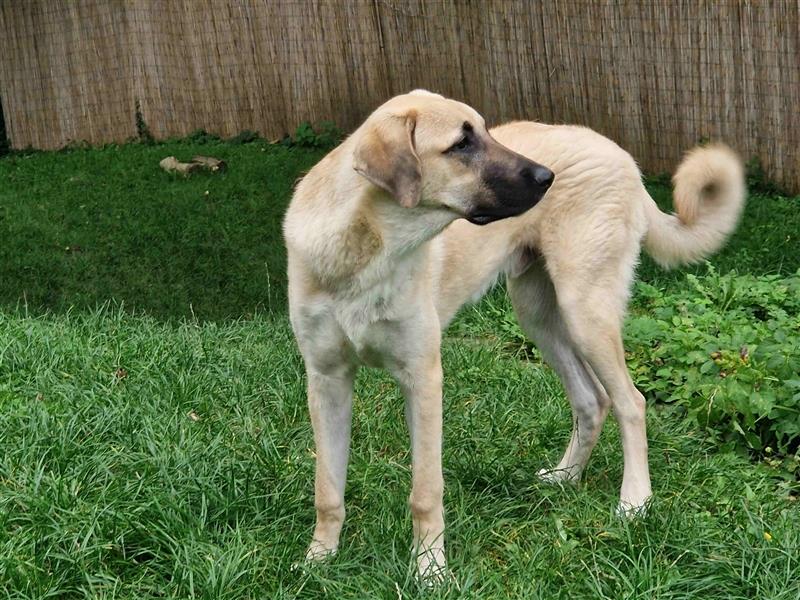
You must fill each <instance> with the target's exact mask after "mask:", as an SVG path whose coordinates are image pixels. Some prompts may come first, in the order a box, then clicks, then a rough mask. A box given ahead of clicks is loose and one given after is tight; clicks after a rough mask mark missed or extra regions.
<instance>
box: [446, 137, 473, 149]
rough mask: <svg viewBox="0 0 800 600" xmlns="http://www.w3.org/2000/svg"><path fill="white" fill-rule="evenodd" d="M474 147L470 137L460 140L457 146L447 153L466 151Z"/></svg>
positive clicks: (451, 147) (453, 146)
mask: <svg viewBox="0 0 800 600" xmlns="http://www.w3.org/2000/svg"><path fill="white" fill-rule="evenodd" d="M471 145H472V141H471V140H470V139H469V136H466V135H465V136H464V137H463V138H461V139H460V140H458V141H457V142H456V143H455V144H453V145H452V146H450V147H449V148H448V149H447V152H453V151H454V150H466V149H467V148H469V147H470V146H471Z"/></svg>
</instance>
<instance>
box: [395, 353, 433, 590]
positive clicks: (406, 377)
mask: <svg viewBox="0 0 800 600" xmlns="http://www.w3.org/2000/svg"><path fill="white" fill-rule="evenodd" d="M426 354H427V356H426V358H424V359H419V360H418V359H415V360H414V361H413V362H412V363H410V364H409V367H410V368H407V369H403V370H402V371H403V372H402V373H398V380H399V382H400V386H401V388H402V389H403V395H404V396H405V398H406V420H407V422H408V428H409V433H410V436H411V470H412V471H411V496H410V498H409V505H410V508H411V519H412V524H413V528H414V549H415V551H416V552H417V569H418V574H419V576H420V577H421V578H422V579H423V580H425V581H428V582H432V581H437V580H440V579H442V577H443V575H444V573H445V554H444V507H443V504H442V499H443V498H442V497H443V494H444V478H443V477H442V365H441V359H440V356H439V347H438V342H437V344H436V348H435V352H434V351H433V350H432V349H431V350H430V352H429V353H426Z"/></svg>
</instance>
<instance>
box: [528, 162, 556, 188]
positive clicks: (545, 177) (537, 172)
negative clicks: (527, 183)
mask: <svg viewBox="0 0 800 600" xmlns="http://www.w3.org/2000/svg"><path fill="white" fill-rule="evenodd" d="M533 179H534V181H536V183H537V184H539V185H540V186H542V187H543V188H545V189H547V188H549V187H550V186H551V185H553V179H555V174H554V173H553V172H552V171H551V170H550V169H548V168H547V167H542V166H539V167H535V168H534V170H533Z"/></svg>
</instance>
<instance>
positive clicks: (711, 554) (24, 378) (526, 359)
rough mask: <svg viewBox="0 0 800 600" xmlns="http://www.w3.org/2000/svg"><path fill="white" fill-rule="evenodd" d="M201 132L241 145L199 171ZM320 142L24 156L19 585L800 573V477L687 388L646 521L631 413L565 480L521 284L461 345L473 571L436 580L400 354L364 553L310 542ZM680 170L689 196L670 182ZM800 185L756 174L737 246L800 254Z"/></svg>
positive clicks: (293, 591)
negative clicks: (301, 236) (637, 510)
mask: <svg viewBox="0 0 800 600" xmlns="http://www.w3.org/2000/svg"><path fill="white" fill-rule="evenodd" d="M194 153H203V154H211V155H214V156H218V157H220V158H224V159H225V160H227V161H228V163H229V165H230V169H229V171H228V172H227V173H225V174H221V175H200V176H197V177H193V178H191V179H188V180H184V179H182V178H179V177H172V176H169V175H167V174H165V173H163V172H161V171H160V170H159V169H158V161H159V160H160V159H161V158H163V157H164V156H167V155H170V154H174V155H176V156H178V158H189V157H191V156H192V155H193V154H194ZM320 155H321V152H319V151H309V150H303V149H298V148H282V147H271V146H264V145H263V144H260V143H252V144H244V145H231V144H216V143H212V144H207V145H198V144H195V145H192V144H188V143H173V144H166V145H158V146H140V145H127V146H123V147H118V148H117V147H110V148H106V149H102V150H76V151H69V152H61V153H38V154H31V155H27V156H26V155H13V156H11V157H7V158H4V159H0V232H2V237H1V238H0V239H1V240H2V244H0V520H2V523H1V525H0V590H1V591H2V592H4V594H3V596H5V597H8V598H45V597H52V598H131V599H134V598H135V599H148V598H153V599H155V598H208V599H212V598H213V599H221V598H237V599H238V598H253V599H255V598H337V599H338V598H354V599H355V598H387V599H389V598H392V599H396V598H415V597H425V598H429V597H430V598H437V597H447V598H544V599H553V598H608V599H614V600H617V599H621V598H664V599H666V598H669V599H673V598H720V599H722V598H724V599H734V598H735V599H739V598H741V599H749V598H759V599H762V598H763V599H778V598H781V599H786V600H796V598H798V596H800V583H799V582H800V507H798V500H797V492H798V489H797V483H796V482H794V481H793V480H792V478H791V477H788V476H787V475H786V473H785V472H784V471H782V470H781V469H779V468H776V467H775V466H774V464H773V463H772V462H770V461H760V462H759V461H753V460H750V459H749V458H748V456H747V454H746V453H744V452H741V451H739V452H734V451H727V450H726V451H721V450H720V448H721V446H722V444H721V442H720V435H718V434H717V433H715V432H714V431H713V430H708V429H706V428H701V427H699V426H697V425H696V424H695V423H694V421H691V420H689V419H686V418H684V417H683V413H682V411H680V410H679V409H677V408H673V407H672V406H670V405H664V404H655V403H652V404H651V405H650V407H649V409H648V426H649V437H650V442H651V461H650V462H651V470H652V476H653V486H654V493H655V499H654V502H653V505H652V507H651V510H650V511H649V513H648V514H647V516H645V517H643V518H642V519H639V520H635V521H623V520H620V519H618V518H617V517H615V516H614V507H615V504H616V499H617V494H618V488H619V483H620V480H621V472H622V462H621V451H620V446H619V438H618V432H617V428H616V425H615V424H614V423H613V419H610V420H609V422H608V425H607V426H606V428H605V430H604V433H603V435H602V437H601V441H600V443H599V445H598V448H597V450H596V451H595V454H594V456H593V460H592V462H591V463H590V466H589V468H588V470H587V475H586V479H585V482H584V483H582V484H581V485H580V486H578V487H576V488H571V487H570V488H566V489H561V488H559V487H551V486H548V485H545V484H543V483H540V482H538V481H537V479H536V478H535V476H534V473H535V472H536V470H538V468H540V467H541V466H543V465H548V464H552V462H554V461H555V460H557V459H558V457H559V455H560V452H561V451H562V450H563V447H564V445H565V444H566V440H567V438H568V436H569V423H570V416H569V408H568V406H567V404H566V402H565V400H564V398H563V392H562V390H561V387H560V384H559V383H558V380H557V378H556V377H555V376H554V374H553V373H552V372H551V371H550V370H549V369H548V368H546V367H544V366H542V365H541V363H540V362H539V361H538V359H537V358H536V355H535V354H531V353H530V352H528V353H525V352H513V351H509V339H513V335H511V334H509V332H508V322H509V321H508V319H507V310H508V307H507V303H505V302H504V300H503V299H502V295H501V291H497V292H494V293H492V294H490V296H489V297H488V298H487V299H486V300H485V301H484V302H483V303H481V304H479V305H478V306H476V307H473V308H470V309H467V310H466V311H464V313H463V314H462V315H461V317H460V318H459V319H458V320H457V322H456V323H455V324H454V326H453V327H452V328H451V329H450V332H449V334H448V336H447V337H446V338H445V341H444V348H443V362H444V368H445V405H446V408H447V410H446V411H445V432H444V433H445V445H444V465H445V481H446V486H447V488H446V497H445V507H446V511H447V522H448V534H447V535H448V537H447V542H448V558H449V561H450V566H451V568H452V571H453V576H454V581H453V583H451V584H449V585H447V586H443V587H442V588H439V589H437V590H433V591H424V590H421V589H419V588H418V586H417V584H416V582H415V580H414V577H413V563H412V560H411V555H410V548H409V546H410V534H411V522H410V517H409V514H408V510H407V507H406V498H407V494H408V486H409V482H410V472H409V468H408V465H409V454H408V440H407V435H406V431H405V425H404V421H403V410H402V400H401V398H400V395H399V393H398V391H397V389H396V386H395V385H394V384H393V383H392V381H391V380H390V379H389V378H388V377H387V376H386V375H384V374H381V373H379V372H374V371H363V372H362V373H361V374H360V376H359V380H358V382H357V385H356V409H355V417H354V419H355V421H354V428H353V451H352V462H351V468H350V476H349V483H348V491H347V500H348V513H349V514H348V520H347V523H346V525H345V529H344V532H343V537H342V546H341V551H340V554H339V555H338V556H337V557H336V558H335V559H334V560H333V561H331V562H330V563H329V564H324V565H319V566H315V567H313V568H312V567H308V566H306V565H304V564H302V563H300V562H299V561H300V560H301V558H302V556H303V552H304V549H305V545H306V543H307V542H308V538H309V536H310V534H311V528H312V523H313V507H312V493H313V483H312V477H313V446H312V436H311V429H310V425H309V422H308V417H307V411H306V408H305V399H304V377H303V369H302V363H301V361H300V359H299V355H298V353H297V350H296V348H295V345H294V341H293V339H292V335H291V330H290V327H289V324H288V318H287V316H286V311H285V274H284V271H283V269H284V267H283V261H284V254H283V248H282V244H281V240H280V237H279V227H280V219H281V215H282V213H283V210H284V208H285V206H286V203H287V201H288V197H289V195H290V190H291V187H292V185H293V182H294V181H295V179H296V178H297V177H298V176H299V175H300V174H301V173H302V172H303V170H306V169H308V168H309V167H310V166H311V165H312V164H313V163H314V162H315V161H316V160H317V159H318V158H319V157H320ZM206 190H207V191H208V195H206V193H205V192H206ZM653 193H654V194H655V195H657V196H658V197H659V200H660V201H668V189H667V188H664V187H663V186H660V185H654V187H653ZM798 209H800V198H782V197H779V196H775V195H761V196H754V197H753V198H751V201H750V204H749V205H748V209H747V215H746V217H745V219H744V221H743V226H742V228H741V229H740V231H739V233H737V235H736V237H735V238H734V240H733V241H732V243H731V245H730V246H729V247H728V248H727V249H726V251H725V252H723V253H722V254H720V255H719V256H718V257H715V258H714V259H713V261H712V262H713V264H715V265H716V266H717V267H718V269H719V270H721V271H727V270H728V269H731V268H736V269H738V270H739V271H740V272H747V273H754V274H758V275H761V274H769V273H776V274H780V275H789V274H791V273H793V272H795V271H796V270H797V269H798V267H800V255H798V251H797V244H796V243H795V240H794V236H795V235H796V233H797V232H798V231H800V210H798ZM67 248H69V250H68V249H67ZM704 270H705V269H704V267H695V268H692V269H689V271H690V272H695V273H702V272H704ZM642 276H643V278H645V279H646V280H647V281H649V282H650V283H652V284H653V285H654V286H656V287H658V288H659V289H663V290H664V291H665V292H668V291H672V292H675V291H676V290H677V292H680V291H681V290H684V289H688V288H686V280H685V272H678V273H670V274H664V273H663V272H660V271H657V270H656V269H655V268H654V267H653V266H652V264H651V263H649V262H644V263H643V266H642ZM677 292H676V293H677ZM686 293H687V294H688V293H690V292H689V291H687V292H686ZM495 326H496V327H497V332H496V333H495V332H494V331H495V330H494V327H495ZM726 447H727V446H726Z"/></svg>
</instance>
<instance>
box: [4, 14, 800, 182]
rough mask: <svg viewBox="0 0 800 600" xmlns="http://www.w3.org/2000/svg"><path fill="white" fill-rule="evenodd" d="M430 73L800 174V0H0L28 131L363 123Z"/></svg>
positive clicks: (596, 122) (510, 100)
mask: <svg viewBox="0 0 800 600" xmlns="http://www.w3.org/2000/svg"><path fill="white" fill-rule="evenodd" d="M416 87H425V88H428V89H431V90H435V91H439V92H441V93H443V94H445V95H448V96H452V97H455V98H459V99H462V100H465V101H467V102H469V103H470V104H472V105H474V106H475V107H476V108H477V109H478V110H480V111H481V112H483V113H484V114H485V115H486V117H487V120H488V121H489V122H492V123H498V122H501V121H504V120H509V119H514V118H531V119H537V120H542V121H549V122H571V123H581V124H586V125H589V126H591V127H593V128H595V129H597V130H599V131H601V132H602V133H604V134H606V135H608V136H610V137H611V138H613V139H615V140H616V141H618V142H619V143H620V144H621V145H622V146H623V147H625V148H626V149H628V150H629V151H631V153H632V154H633V155H634V156H635V157H636V158H637V160H639V162H640V164H641V165H642V166H643V167H644V168H645V170H648V171H651V172H658V171H671V170H672V169H673V168H674V167H675V165H676V163H677V161H678V159H679V157H680V155H681V154H682V152H683V151H684V150H686V149H687V148H689V147H691V146H693V145H694V144H696V143H697V142H698V141H699V140H702V139H707V138H709V139H723V140H725V141H727V142H728V143H730V144H731V145H733V146H734V147H735V148H737V149H738V150H739V151H740V152H741V153H742V154H743V155H744V156H745V157H748V158H749V157H752V156H758V157H760V158H761V160H762V161H763V164H764V167H765V170H766V172H767V174H768V175H769V176H770V177H772V178H773V179H775V180H776V181H778V182H780V183H781V184H783V185H784V186H785V187H787V188H789V189H793V190H800V160H799V159H798V155H797V148H798V147H800V106H798V105H797V103H798V99H800V0H773V1H766V0H764V1H755V0H752V1H749V0H653V1H648V2H641V1H640V0H544V1H541V2H532V1H527V0H517V1H514V0H497V1H486V2H481V1H468V0H0V103H2V106H3V110H4V112H5V122H6V129H7V135H8V138H9V140H10V142H11V144H12V146H13V147H14V148H24V147H27V146H33V147H36V148H58V147H61V146H64V145H65V144H68V143H70V142H79V141H87V142H89V143H91V144H99V143H103V142H109V141H123V140H125V139H128V138H131V137H134V136H136V135H137V126H136V118H135V113H136V111H137V106H138V107H139V111H140V114H141V117H142V119H143V120H144V122H145V123H146V124H147V126H148V127H149V130H150V131H151V132H152V134H153V135H154V136H155V137H156V138H159V137H166V136H181V135H185V134H188V133H189V132H191V131H193V130H195V129H198V128H203V129H206V130H208V131H210V132H214V133H217V134H220V135H222V136H232V135H235V134H236V133H238V132H240V131H242V130H253V131H258V132H259V133H261V134H262V135H263V136H265V137H267V138H276V137H280V136H282V135H283V134H284V133H286V132H291V131H293V130H294V128H295V127H296V126H297V125H298V124H299V123H300V122H302V121H311V122H319V121H322V120H331V121H334V122H335V123H337V124H338V125H339V126H340V127H341V128H342V129H344V130H348V129H350V128H352V127H353V126H355V125H356V124H357V123H358V122H359V121H360V120H361V119H363V118H364V116H366V115H367V114H368V113H369V111H370V110H371V109H372V108H374V107H375V106H377V105H378V104H379V103H380V102H382V101H383V100H385V99H386V98H387V97H389V96H390V95H392V94H395V93H399V92H403V91H407V90H409V89H412V88H416Z"/></svg>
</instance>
